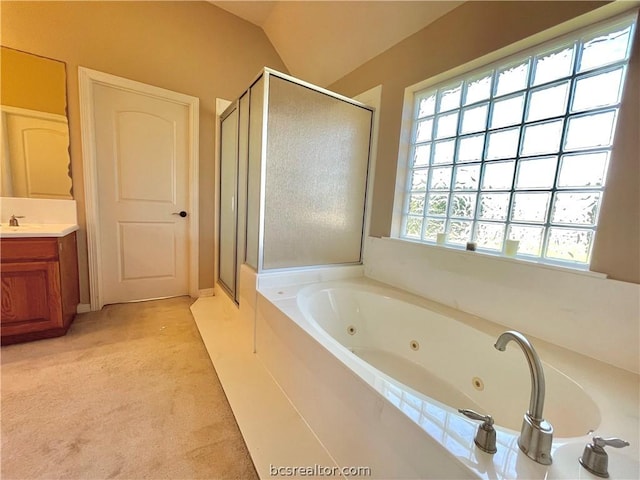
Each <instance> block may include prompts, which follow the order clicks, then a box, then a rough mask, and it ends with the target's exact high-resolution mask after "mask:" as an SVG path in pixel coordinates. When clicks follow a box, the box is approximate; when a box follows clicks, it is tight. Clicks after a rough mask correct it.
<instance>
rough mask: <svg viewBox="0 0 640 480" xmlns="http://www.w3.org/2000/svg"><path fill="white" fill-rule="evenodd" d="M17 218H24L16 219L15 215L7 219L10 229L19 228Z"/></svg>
mask: <svg viewBox="0 0 640 480" xmlns="http://www.w3.org/2000/svg"><path fill="white" fill-rule="evenodd" d="M19 218H24V217H20V216H18V217H16V216H15V215H11V218H10V219H9V226H10V227H19V226H20V223H18V219H19Z"/></svg>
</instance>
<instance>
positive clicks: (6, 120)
mask: <svg viewBox="0 0 640 480" xmlns="http://www.w3.org/2000/svg"><path fill="white" fill-rule="evenodd" d="M0 72H1V83H0V99H2V105H1V106H0V107H1V112H2V135H1V138H2V145H1V152H0V178H1V182H0V189H1V190H0V196H3V197H30V198H55V199H71V198H73V190H72V184H71V173H70V169H71V162H70V157H69V125H68V121H67V116H66V111H67V90H66V82H67V78H66V66H65V64H64V62H61V61H58V60H53V59H50V58H45V57H40V56H37V55H33V54H30V53H26V52H22V51H20V50H14V49H12V48H7V47H4V46H3V47H2V49H1V53H0Z"/></svg>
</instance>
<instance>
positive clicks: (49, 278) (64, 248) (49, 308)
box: [0, 232, 80, 345]
mask: <svg viewBox="0 0 640 480" xmlns="http://www.w3.org/2000/svg"><path fill="white" fill-rule="evenodd" d="M0 259H1V265H0V277H1V279H2V312H1V313H2V316H1V317H0V333H1V334H2V335H1V336H2V344H3V345H7V344H10V343H18V342H27V341H30V340H38V339H42V338H50V337H58V336H61V335H64V334H65V333H67V330H68V329H69V326H70V325H71V322H72V321H73V319H74V317H75V314H76V310H77V307H78V303H79V301H80V295H79V286H78V255H77V250H76V233H75V232H72V233H70V234H68V235H66V236H64V237H37V238H3V239H1V240H0Z"/></svg>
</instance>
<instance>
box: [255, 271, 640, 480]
mask: <svg viewBox="0 0 640 480" xmlns="http://www.w3.org/2000/svg"><path fill="white" fill-rule="evenodd" d="M268 285H269V286H266V287H264V288H260V289H259V295H258V301H257V314H256V351H257V354H258V355H259V356H260V357H261V359H262V360H263V362H264V364H265V366H266V367H267V368H268V369H269V370H270V372H271V373H272V375H273V377H274V379H275V380H276V381H277V382H278V383H279V384H280V386H281V387H282V389H283V390H284V391H285V393H286V394H287V395H288V396H289V398H290V400H291V401H292V403H293V404H294V406H295V407H296V408H297V409H298V411H299V412H300V414H301V415H302V416H303V417H304V418H305V420H306V421H307V423H308V424H309V425H310V426H311V428H312V429H313V430H314V432H315V433H316V435H317V436H318V438H319V439H320V441H321V442H322V443H323V445H325V447H326V448H327V450H328V451H329V453H330V454H331V455H332V456H333V457H334V458H335V459H336V461H337V463H338V464H340V465H351V466H353V465H367V466H370V468H371V470H372V476H373V477H378V478H486V479H494V478H505V479H507V478H526V479H535V478H539V479H544V478H597V477H595V476H593V475H591V474H589V473H588V472H587V471H586V470H584V469H583V468H582V467H581V466H580V465H579V464H578V461H577V460H578V457H580V455H581V454H582V450H583V448H584V446H585V444H586V443H588V442H589V441H590V438H591V437H590V435H591V434H595V435H600V436H604V437H612V436H617V437H622V438H625V437H626V438H625V439H626V440H628V441H629V442H631V443H632V446H631V448H627V449H623V450H619V451H618V450H614V451H612V450H613V449H609V456H610V460H609V472H610V474H611V477H612V478H640V462H639V458H638V443H637V442H638V440H639V430H638V386H639V383H638V376H637V375H635V374H633V373H630V372H626V371H624V370H621V369H618V368H616V367H612V366H609V365H607V364H604V363H601V362H598V361H595V360H593V359H589V358H587V357H583V356H581V355H579V354H576V353H574V352H570V351H567V350H565V349H562V348H559V347H556V346H554V345H551V344H548V343H545V342H541V341H538V340H536V339H535V338H530V340H531V342H532V343H533V345H534V347H535V348H536V350H537V352H538V354H539V356H540V358H541V360H542V364H543V368H544V374H545V380H546V392H547V393H546V397H545V404H544V418H545V419H546V420H547V421H548V422H550V423H551V424H552V425H553V427H554V442H553V448H552V452H551V453H552V457H553V464H552V465H551V466H543V465H540V464H537V463H535V462H533V461H532V460H530V459H529V458H527V457H526V456H525V455H524V454H523V453H522V452H520V450H519V448H518V446H517V438H518V435H519V430H520V427H521V423H522V418H523V414H524V413H525V412H526V410H527V408H528V405H529V395H530V389H531V381H530V374H529V369H528V365H527V362H526V359H525V356H524V354H523V352H522V351H521V350H520V349H519V348H518V347H517V345H515V344H514V343H513V342H512V343H510V344H509V346H508V347H507V350H506V351H505V352H499V351H498V350H496V349H495V348H494V347H493V344H494V343H495V340H496V338H497V337H498V336H499V335H500V333H502V332H503V331H505V330H508V328H507V327H505V326H500V325H497V324H495V323H492V322H489V321H487V320H485V319H482V318H478V317H475V316H472V315H469V314H465V313H464V312H460V311H457V310H454V309H451V308H448V307H446V306H443V305H440V304H437V303H434V302H430V301H429V300H426V299H423V298H420V297H416V296H414V295H411V294H408V293H406V292H402V291H399V290H396V289H393V288H389V287H386V286H384V285H382V284H379V283H376V282H373V281H370V280H367V279H365V278H358V279H350V280H342V281H332V282H321V283H315V284H297V285H295V284H294V285H291V284H286V282H285V285H271V284H268ZM496 301H499V299H496ZM459 408H466V409H473V410H476V411H478V412H481V413H484V414H490V415H492V416H493V417H494V419H495V427H496V432H497V449H498V452H497V453H496V454H495V455H490V454H487V453H485V452H482V451H480V450H478V449H477V447H476V446H475V444H474V442H473V438H474V435H475V430H476V428H477V425H478V422H474V421H471V420H469V419H467V418H466V417H464V416H462V415H461V414H459V413H458V411H457V410H458V409H459Z"/></svg>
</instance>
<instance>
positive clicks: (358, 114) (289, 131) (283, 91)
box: [218, 68, 372, 302]
mask: <svg viewBox="0 0 640 480" xmlns="http://www.w3.org/2000/svg"><path fill="white" fill-rule="evenodd" d="M220 122H221V123H220V137H221V142H220V143H221V145H220V178H219V181H220V189H219V192H220V198H219V208H220V210H219V239H218V248H219V278H218V283H219V284H220V285H221V286H222V287H223V288H224V289H225V290H227V291H228V293H229V294H230V295H231V296H232V297H233V298H234V300H235V301H236V302H237V301H238V292H237V284H238V273H239V271H240V266H241V265H242V264H243V263H246V264H247V265H249V266H250V267H252V268H253V269H254V270H255V271H256V272H258V273H262V272H265V271H273V270H277V269H289V268H301V267H310V266H321V265H322V266H325V265H337V264H342V265H344V264H357V263H360V262H361V261H362V246H363V238H364V224H365V204H366V195H367V175H368V169H369V149H370V142H371V126H372V109H371V108H370V107H367V106H365V105H363V104H361V103H359V102H356V101H354V100H351V99H349V98H346V97H343V96H341V95H338V94H335V93H333V92H329V91H327V90H324V89H322V88H319V87H316V86H313V85H310V84H308V83H306V82H303V81H300V80H298V79H296V78H293V77H291V76H289V75H285V74H282V73H279V72H276V71H274V70H271V69H267V68H265V69H264V70H263V71H262V72H261V74H260V75H259V77H258V78H257V80H256V81H255V82H254V83H253V84H252V85H251V87H250V88H249V89H248V90H247V91H245V92H244V93H243V94H242V95H241V96H240V98H239V99H238V100H236V101H235V102H233V103H232V104H231V105H230V106H229V107H228V108H227V110H225V112H224V113H223V114H222V116H221V120H220Z"/></svg>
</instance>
